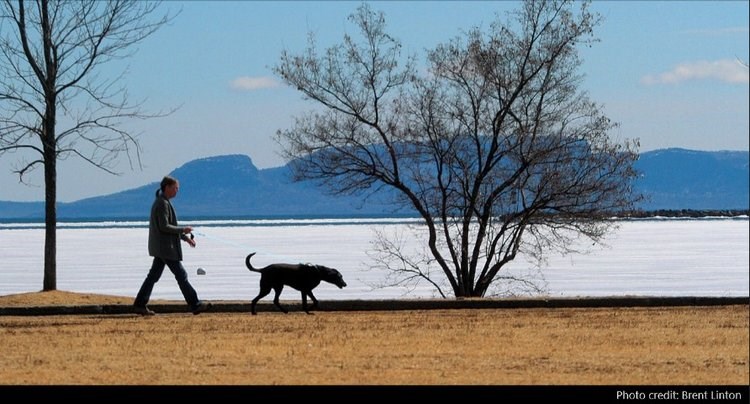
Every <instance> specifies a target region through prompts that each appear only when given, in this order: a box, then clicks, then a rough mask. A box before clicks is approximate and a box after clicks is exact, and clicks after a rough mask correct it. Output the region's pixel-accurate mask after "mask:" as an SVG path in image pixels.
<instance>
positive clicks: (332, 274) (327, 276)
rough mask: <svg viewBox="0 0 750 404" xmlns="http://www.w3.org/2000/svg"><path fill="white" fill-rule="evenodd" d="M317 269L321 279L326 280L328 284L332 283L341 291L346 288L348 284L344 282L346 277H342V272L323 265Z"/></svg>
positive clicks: (317, 266)
mask: <svg viewBox="0 0 750 404" xmlns="http://www.w3.org/2000/svg"><path fill="white" fill-rule="evenodd" d="M315 268H316V269H317V271H318V273H319V274H320V279H321V280H324V281H326V282H330V283H332V284H334V285H336V286H338V287H339V289H341V288H343V287H344V286H346V282H344V277H343V276H341V272H339V271H338V270H336V269H333V268H328V267H324V266H323V265H316V266H315Z"/></svg>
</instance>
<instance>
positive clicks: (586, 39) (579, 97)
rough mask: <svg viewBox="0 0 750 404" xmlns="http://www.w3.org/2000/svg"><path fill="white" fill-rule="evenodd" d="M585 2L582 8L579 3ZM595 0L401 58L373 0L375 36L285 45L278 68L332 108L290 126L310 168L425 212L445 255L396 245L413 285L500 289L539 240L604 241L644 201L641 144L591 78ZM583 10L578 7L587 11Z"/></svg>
mask: <svg viewBox="0 0 750 404" xmlns="http://www.w3.org/2000/svg"><path fill="white" fill-rule="evenodd" d="M577 5H580V9H578V8H577V7H575V6H577ZM587 6H588V4H586V3H579V2H575V3H574V2H569V1H539V0H532V1H526V2H524V3H522V6H521V7H520V9H519V10H517V11H515V12H512V13H509V14H508V18H507V22H503V21H501V19H500V18H501V17H499V16H498V18H497V20H496V21H495V22H494V23H493V24H492V25H491V27H490V28H489V29H488V32H483V31H482V30H480V29H478V28H475V29H472V30H470V31H468V32H467V33H466V34H465V35H462V36H461V37H457V38H455V39H453V40H451V41H449V42H447V43H445V44H442V45H439V46H437V47H436V48H435V49H434V50H432V51H430V52H428V55H427V68H426V69H424V68H420V69H417V68H416V63H415V60H416V59H415V58H414V57H405V56H402V55H401V45H400V43H399V41H398V40H396V39H395V38H393V37H391V36H389V35H388V34H387V33H386V30H385V28H386V24H385V17H384V15H383V14H382V13H378V12H375V11H373V10H372V9H371V8H370V7H369V6H367V5H363V6H361V7H360V8H359V9H358V10H357V12H355V13H354V14H352V15H351V16H350V19H351V20H352V21H353V22H354V23H355V24H356V25H357V26H358V27H359V29H360V31H361V38H359V39H355V38H353V37H351V36H349V35H346V36H345V37H344V41H343V43H341V44H339V45H336V46H333V47H330V48H328V49H326V50H325V51H324V52H322V53H319V51H318V50H317V49H316V43H315V40H314V38H313V37H312V36H311V40H310V43H309V46H308V49H307V50H306V51H305V52H303V53H301V54H296V55H295V54H291V53H290V52H288V51H284V52H283V53H282V55H281V60H280V63H279V64H278V65H277V66H276V68H275V69H276V73H277V74H278V75H280V76H281V77H282V78H283V79H284V80H285V81H286V82H287V83H288V84H289V85H291V86H293V87H295V88H297V89H298V90H299V91H301V92H302V93H303V94H304V96H305V97H306V98H308V99H310V100H312V101H314V102H315V103H316V104H317V106H318V108H317V109H316V110H315V111H313V112H310V113H309V114H306V115H304V116H299V117H297V118H296V120H295V123H294V126H293V127H292V128H291V129H286V130H280V131H279V132H277V138H278V140H279V142H280V144H281V145H282V146H283V148H284V153H285V155H286V157H287V158H288V159H290V160H291V161H293V162H294V165H293V166H294V169H295V176H296V177H297V178H298V179H314V180H317V181H321V182H322V183H324V184H326V185H327V186H328V187H329V188H330V189H331V190H332V191H333V192H335V193H352V192H361V191H365V192H373V191H374V190H380V189H384V188H385V189H390V190H392V191H395V192H392V194H394V195H396V197H395V198H394V202H395V203H397V204H398V206H402V207H407V208H409V209H411V210H413V211H416V212H417V213H418V214H419V216H421V218H422V219H423V221H424V225H422V226H420V229H422V230H423V231H424V235H425V236H424V239H425V242H426V247H427V251H428V255H429V259H425V260H421V261H419V260H416V259H413V258H411V257H408V256H407V255H406V254H405V253H404V252H403V251H401V249H400V248H399V244H398V243H396V242H393V241H391V242H389V243H388V242H384V243H383V244H382V252H385V253H388V254H390V255H391V257H392V258H393V259H392V260H390V261H389V264H388V267H389V268H390V269H391V270H396V271H399V274H400V276H401V281H402V282H410V281H411V282H413V281H415V280H417V281H418V280H422V281H428V282H430V283H432V284H433V285H434V286H435V288H436V289H437V290H438V292H439V293H440V294H441V295H442V296H446V295H447V294H448V292H447V291H445V290H443V289H444V288H442V287H441V285H449V287H450V289H452V293H453V295H454V296H456V297H471V296H476V297H479V296H485V294H486V293H487V291H488V290H489V288H490V286H491V284H492V283H493V282H494V281H496V280H498V279H502V278H503V276H504V275H503V272H502V270H503V268H506V264H508V263H509V262H511V261H512V260H513V259H515V258H516V257H517V256H518V254H519V252H521V251H524V252H528V253H531V254H536V256H543V255H544V253H546V252H548V251H549V249H550V248H555V249H557V250H562V251H568V252H569V251H570V250H571V248H572V243H571V240H572V239H573V238H576V237H581V236H583V237H588V238H590V239H592V240H594V241H599V240H600V239H601V238H603V237H604V236H605V235H606V234H607V233H608V232H609V231H611V230H612V228H613V226H615V223H614V222H613V221H611V220H608V218H609V217H611V216H610V215H612V214H615V213H621V212H626V211H629V210H631V209H632V207H633V204H634V203H635V202H636V200H637V199H638V196H637V195H633V194H632V192H631V182H632V180H633V179H634V176H635V172H634V170H633V162H634V161H635V160H636V159H637V157H638V154H637V150H636V149H637V142H631V141H627V140H622V141H620V142H617V141H614V140H613V139H611V137H610V136H609V132H610V131H611V130H612V129H613V128H615V127H616V124H615V123H613V122H611V121H610V119H608V118H607V117H606V116H605V115H604V114H603V112H602V107H601V106H600V105H597V104H596V103H594V102H592V101H591V100H589V98H588V96H587V94H586V93H585V92H584V91H582V90H581V88H580V84H581V81H582V76H581V74H580V73H579V72H578V70H579V67H580V65H581V60H580V59H579V56H578V52H577V48H578V47H580V46H588V45H589V44H591V43H592V42H594V40H595V38H594V37H593V28H594V27H595V26H596V25H597V24H598V23H599V17H598V16H597V15H594V14H592V13H590V12H589V11H588V8H587ZM574 8H575V9H574Z"/></svg>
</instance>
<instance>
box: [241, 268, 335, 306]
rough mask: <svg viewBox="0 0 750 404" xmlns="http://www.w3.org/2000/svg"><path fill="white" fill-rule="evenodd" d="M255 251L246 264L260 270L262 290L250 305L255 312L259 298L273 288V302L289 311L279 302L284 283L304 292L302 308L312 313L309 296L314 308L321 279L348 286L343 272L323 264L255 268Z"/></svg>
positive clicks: (256, 270) (316, 304)
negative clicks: (314, 290)
mask: <svg viewBox="0 0 750 404" xmlns="http://www.w3.org/2000/svg"><path fill="white" fill-rule="evenodd" d="M253 255H255V253H252V254H250V255H248V256H247V258H245V265H246V266H247V269H249V270H251V271H255V272H260V292H259V293H258V296H256V297H255V299H253V303H252V305H251V306H250V311H251V312H252V313H253V314H256V312H255V305H256V304H257V303H258V300H260V299H262V298H263V297H264V296H266V295H268V294H269V293H271V289H273V290H274V291H275V292H276V295H275V296H274V298H273V304H274V305H276V307H278V308H279V309H280V310H281V311H283V312H284V313H288V312H289V311H288V310H287V309H285V308H284V307H283V306H282V305H281V304H279V295H281V290H282V289H284V285H289V286H291V287H293V288H295V289H297V290H299V291H300V292H302V308H303V309H304V310H305V313H307V314H312V313H310V311H309V310H308V308H307V296H310V299H311V300H312V302H313V304H312V308H313V309H315V308H317V307H318V299H316V298H315V295H313V293H312V291H313V289H315V287H317V286H318V285H319V284H320V281H326V282H329V283H332V284H334V285H336V286H338V287H339V289H341V288H343V287H344V286H346V282H344V277H343V276H341V273H340V272H339V271H338V270H336V269H333V268H328V267H325V266H323V265H310V264H271V265H268V266H266V267H264V268H254V267H253V265H252V264H250V258H252V257H253Z"/></svg>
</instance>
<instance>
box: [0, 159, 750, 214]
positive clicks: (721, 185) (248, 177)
mask: <svg viewBox="0 0 750 404" xmlns="http://www.w3.org/2000/svg"><path fill="white" fill-rule="evenodd" d="M748 154H749V153H748V152H747V151H695V150H685V149H677V148H672V149H661V150H655V151H649V152H644V153H641V155H640V159H639V160H638V161H637V162H636V163H635V168H636V170H638V172H639V173H640V177H639V179H638V180H637V182H636V184H635V191H636V192H641V193H643V194H644V195H645V196H646V200H645V201H644V202H643V203H642V204H641V205H640V206H639V208H640V209H641V210H643V211H659V210H747V209H748V208H750V196H749V195H750V192H749V188H750V175H749V173H750V170H749V168H748ZM290 173H291V172H290V168H289V166H288V165H286V166H282V167H275V168H267V169H262V170H259V169H258V168H257V167H255V165H254V164H253V162H252V160H251V159H250V157H248V156H245V155H225V156H216V157H208V158H202V159H197V160H193V161H190V162H188V163H186V164H185V165H183V166H182V167H179V168H177V169H175V170H174V171H173V172H172V173H170V175H172V176H174V177H176V178H178V179H179V180H180V193H179V194H178V196H177V198H175V201H174V204H175V206H176V207H177V210H178V212H180V217H181V218H186V217H192V218H198V217H200V218H211V217H214V218H229V217H366V216H389V215H396V214H408V212H406V213H405V212H397V211H394V208H393V207H392V206H391V205H389V204H388V203H386V202H385V201H386V200H387V198H385V197H384V196H380V197H378V196H377V195H376V196H370V197H368V198H363V197H362V196H349V195H344V196H341V195H338V196H332V195H328V194H326V193H325V192H324V191H323V190H322V189H320V188H319V187H317V186H316V185H315V184H314V183H312V182H309V181H303V182H293V181H292V180H291V175H290ZM158 187H159V185H158V182H153V183H150V184H146V185H143V186H141V187H138V188H134V189H130V190H126V191H122V192H117V193H114V194H110V195H104V196H98V197H93V198H86V199H82V200H79V201H75V202H69V203H59V204H58V219H61V220H65V219H135V220H147V219H148V214H149V210H150V206H151V203H152V201H153V198H154V193H155V191H156V189H157V188H158ZM43 217H44V203H43V202H7V201H6V202H3V201H0V220H38V219H43Z"/></svg>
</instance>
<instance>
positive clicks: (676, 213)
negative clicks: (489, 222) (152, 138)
mask: <svg viewBox="0 0 750 404" xmlns="http://www.w3.org/2000/svg"><path fill="white" fill-rule="evenodd" d="M738 217H750V209H658V210H638V211H632V212H621V213H613V214H612V215H611V218H613V219H615V220H626V219H648V218H675V219H683V218H695V219H698V218H738ZM346 219H352V220H367V219H373V220H377V219H404V220H409V219H419V217H418V216H416V215H407V214H390V215H386V214H379V215H252V216H246V215H237V216H233V215H217V216H190V215H186V216H182V217H180V220H181V221H184V222H193V221H203V220H206V221H209V220H271V221H272V220H346ZM144 220H148V217H146V216H122V217H58V220H57V221H58V223H66V222H67V223H69V222H83V223H87V222H91V223H93V222H129V221H144ZM0 223H44V218H42V217H31V218H2V217H0Z"/></svg>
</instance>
